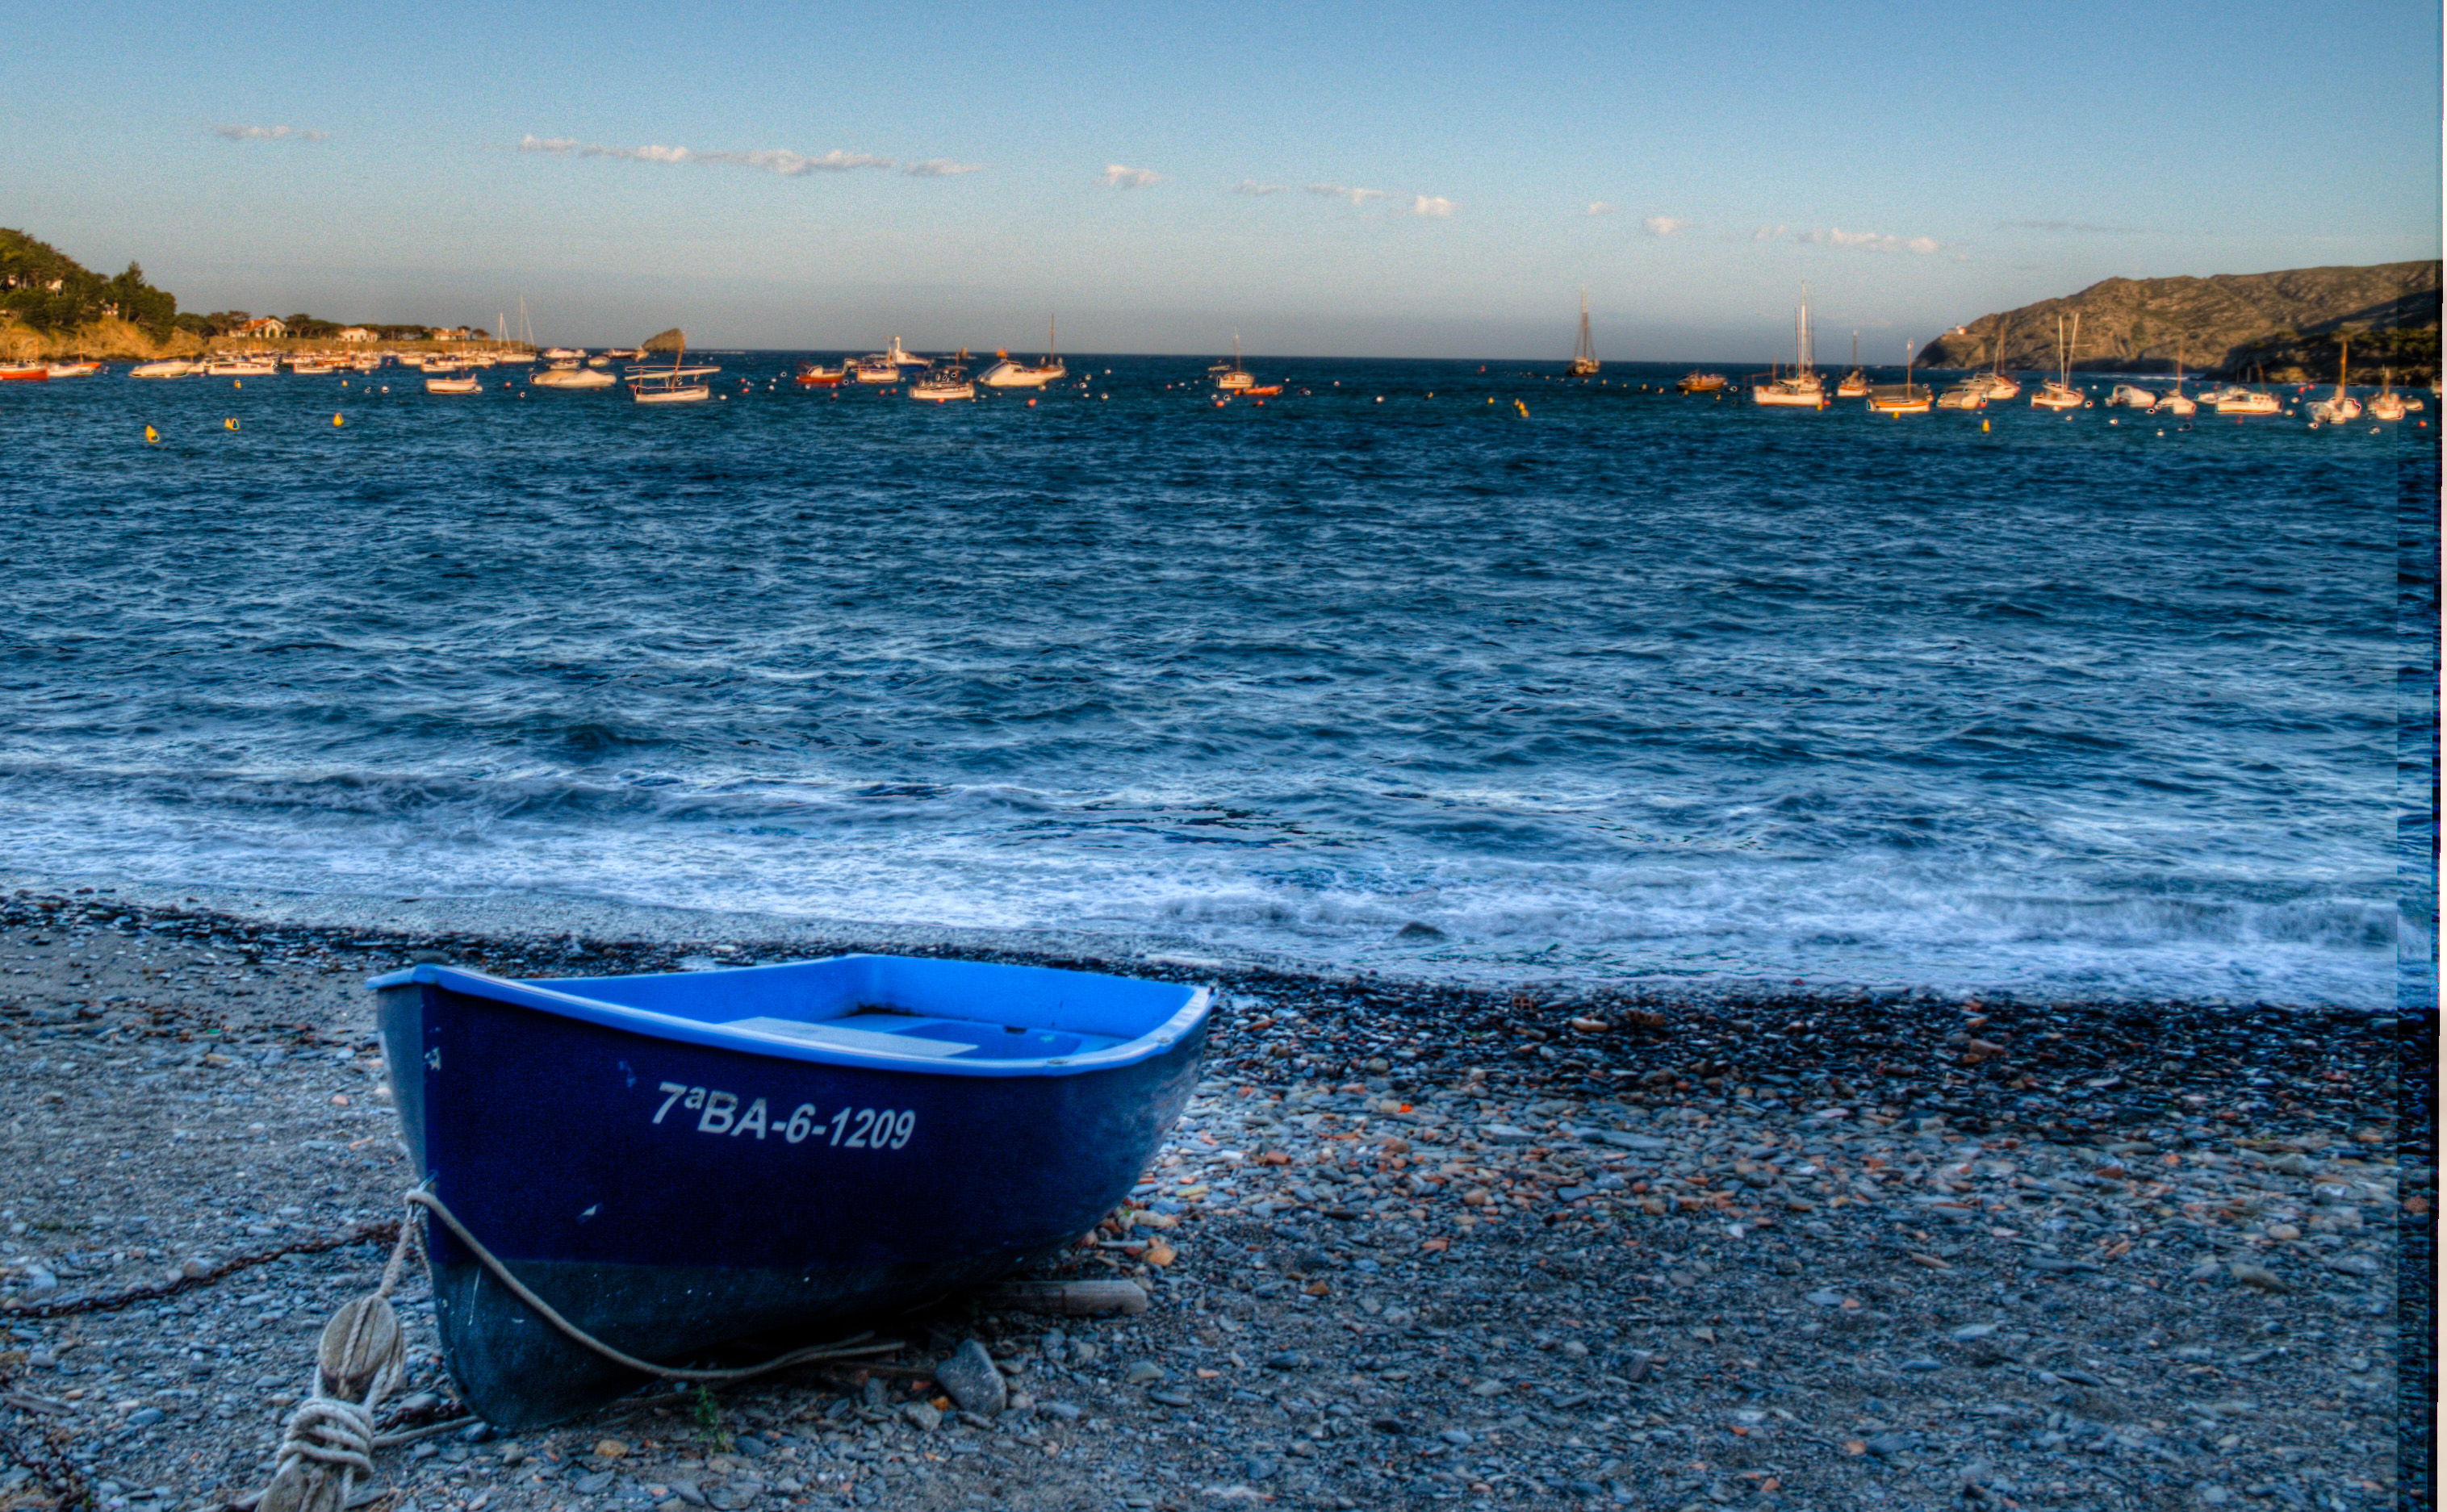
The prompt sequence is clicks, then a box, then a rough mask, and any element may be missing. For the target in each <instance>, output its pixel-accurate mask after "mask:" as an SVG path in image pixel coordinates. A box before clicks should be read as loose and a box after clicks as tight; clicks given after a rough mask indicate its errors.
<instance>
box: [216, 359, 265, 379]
mask: <svg viewBox="0 0 2447 1512" xmlns="http://www.w3.org/2000/svg"><path fill="white" fill-rule="evenodd" d="M279 370H280V369H279V368H278V367H277V366H276V365H275V363H274V362H273V360H272V359H271V358H269V357H215V358H212V359H210V360H208V361H207V362H205V364H204V372H205V375H206V376H208V377H213V378H269V377H271V376H272V375H273V374H275V373H276V372H278V371H279Z"/></svg>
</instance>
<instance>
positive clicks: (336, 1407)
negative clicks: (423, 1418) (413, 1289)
mask: <svg viewBox="0 0 2447 1512" xmlns="http://www.w3.org/2000/svg"><path fill="white" fill-rule="evenodd" d="M407 1196H408V1213H407V1216H406V1218H405V1219H403V1220H402V1221H401V1223H400V1225H399V1238H398V1240H397V1242H395V1243H393V1244H392V1245H391V1251H390V1259H389V1261H388V1262H387V1263H385V1265H384V1266H383V1273H382V1281H381V1283H380V1284H379V1285H378V1286H376V1287H375V1289H374V1291H373V1293H372V1294H371V1295H367V1296H361V1297H358V1298H357V1299H356V1300H355V1301H353V1302H351V1303H349V1304H348V1305H347V1306H345V1307H343V1308H341V1309H340V1311H339V1312H337V1313H334V1314H332V1321H331V1322H329V1323H326V1324H325V1325H323V1336H322V1340H321V1342H320V1343H319V1344H318V1345H317V1346H316V1349H315V1359H314V1376H313V1384H312V1385H311V1386H310V1387H309V1388H308V1394H307V1397H306V1400H305V1401H303V1402H300V1403H299V1404H297V1408H296V1410H295V1411H294V1412H291V1413H290V1414H289V1420H288V1422H287V1423H286V1424H284V1425H283V1426H282V1428H281V1433H280V1447H279V1449H278V1451H277V1452H276V1453H275V1455H274V1456H273V1476H272V1484H269V1485H267V1486H265V1487H264V1488H263V1490H262V1491H261V1492H260V1493H259V1494H257V1495H256V1496H254V1497H251V1498H246V1499H242V1500H240V1501H238V1502H236V1503H231V1504H232V1505H233V1506H234V1507H238V1508H244V1509H250V1512H345V1509H346V1508H347V1507H348V1506H350V1505H351V1503H354V1502H357V1501H361V1500H363V1499H364V1497H363V1496H362V1495H360V1494H359V1492H358V1486H359V1484H360V1483H361V1482H366V1481H370V1480H372V1479H373V1473H374V1461H373V1455H374V1451H375V1450H376V1449H378V1448H387V1447H389V1446H393V1445H398V1444H407V1443H410V1442H412V1441H414V1440H417V1439H421V1438H426V1437H427V1436H429V1435H431V1434H434V1433H440V1432H443V1431H446V1430H447V1429H449V1428H453V1427H459V1426H460V1423H461V1422H462V1421H464V1420H462V1419H452V1420H450V1421H447V1422H444V1423H435V1424H428V1425H426V1426H425V1427H415V1428H408V1429H404V1430H401V1431H398V1432H392V1433H380V1434H378V1433H376V1432H375V1431H374V1409H375V1408H377V1407H379V1406H381V1404H382V1400H383V1398H384V1397H386V1396H389V1394H390V1393H391V1392H393V1391H395V1390H397V1389H399V1387H400V1385H401V1384H402V1383H403V1382H405V1381H406V1380H407V1379H408V1348H407V1340H406V1335H405V1333H404V1332H402V1330H401V1328H400V1324H399V1314H398V1313H396V1312H395V1311H393V1309H392V1308H391V1305H390V1295H391V1293H392V1292H393V1291H395V1290H396V1289H397V1288H398V1286H399V1281H400V1276H402V1275H403V1274H404V1273H405V1272H406V1270H407V1267H408V1256H409V1255H410V1253H411V1252H412V1251H413V1250H414V1248H415V1247H416V1242H417V1234H418V1220H419V1219H420V1218H423V1217H425V1216H426V1215H430V1216H431V1217H432V1218H434V1219H440V1220H441V1222H442V1224H443V1226H444V1227H446V1228H447V1229H449V1230H450V1232H451V1234H452V1235H453V1236H454V1237H456V1238H458V1240H459V1242H460V1243H462V1244H464V1245H465V1246H466V1247H467V1251H468V1253H469V1254H471V1255H473V1256H475V1257H476V1261H477V1263H478V1264H480V1265H482V1266H484V1269H485V1270H486V1271H488V1272H490V1273H491V1274H492V1276H493V1278H494V1279H495V1280H497V1281H499V1282H501V1283H502V1285H503V1286H504V1287H506V1288H508V1289H509V1293H510V1295H512V1296H515V1297H517V1298H518V1299H519V1300H520V1301H521V1302H522V1303H524V1304H525V1305H526V1306H527V1307H528V1308H529V1309H530V1310H531V1311H533V1312H534V1314H536V1316H538V1317H540V1318H541V1319H543V1320H544V1321H545V1322H546V1323H549V1324H551V1325H552V1326H553V1327H554V1328H555V1329H558V1330H559V1331H560V1332H561V1333H562V1334H563V1335H565V1336H566V1337H568V1338H569V1339H570V1340H571V1341H572V1342H574V1343H576V1344H579V1345H580V1346H582V1347H584V1348H585V1349H588V1350H591V1351H594V1352H595V1353H596V1354H598V1355H600V1356H602V1357H603V1358H604V1359H607V1360H610V1361H611V1362H612V1363H613V1364H615V1365H618V1366H620V1367H622V1368H624V1369H627V1370H635V1371H637V1372H638V1373H640V1374H643V1375H652V1376H658V1377H660V1378H661V1379H663V1380H666V1381H688V1382H692V1383H694V1384H696V1385H699V1386H722V1385H728V1384H730V1383H731V1382H734V1381H745V1380H749V1379H751V1378H753V1377H755V1376H759V1375H769V1374H771V1373H772V1372H773V1371H775V1370H788V1369H790V1368H791V1367H792V1366H795V1365H806V1364H810V1363H812V1362H815V1361H818V1360H839V1359H850V1358H855V1357H856V1356H859V1355H863V1354H888V1353H890V1352H891V1351H894V1350H897V1349H899V1348H901V1346H900V1344H898V1343H897V1342H889V1341H887V1342H881V1343H868V1342H866V1341H867V1340H869V1339H870V1338H872V1337H873V1335H872V1334H867V1333H861V1334H859V1335H857V1336H856V1337H854V1338H848V1339H844V1340H841V1341H840V1342H838V1343H834V1344H818V1345H813V1346H810V1347H809V1348H806V1349H802V1350H792V1351H789V1352H788V1353H787V1354H780V1355H776V1356H774V1357H773V1358H772V1359H769V1360H767V1361H766V1362H765V1363H764V1364H762V1365H751V1366H748V1367H745V1368H744V1369H739V1370H685V1369H682V1368H680V1367H678V1366H671V1365H656V1364H655V1363H654V1361H652V1360H641V1359H639V1358H637V1357H636V1356H635V1355H634V1354H628V1353H624V1352H623V1351H619V1350H616V1349H614V1348H613V1347H612V1346H611V1345H609V1344H606V1343H604V1342H603V1341H602V1340H601V1339H598V1338H597V1337H596V1336H595V1335H593V1334H592V1333H589V1332H586V1331H585V1330H584V1329H581V1328H579V1326H578V1325H577V1324H575V1323H572V1322H571V1321H570V1320H569V1319H567V1318H565V1317H563V1316H561V1314H560V1312H559V1311H558V1310H557V1309H555V1308H554V1307H553V1305H552V1304H551V1303H549V1302H547V1301H545V1300H544V1299H543V1298H542V1297H541V1296H538V1295H536V1294H535V1292H534V1291H533V1290H532V1289H531V1288H529V1287H528V1286H527V1284H526V1283H525V1282H523V1281H522V1280H520V1279H519V1278H518V1277H517V1276H513V1275H511V1274H510V1269H509V1267H508V1266H506V1265H503V1263H502V1261H501V1259H500V1258H499V1257H496V1256H495V1255H494V1254H493V1252H492V1251H491V1250H488V1249H486V1248H485V1247H484V1243H483V1241H482V1240H480V1239H478V1238H476V1236H475V1235H473V1234H470V1233H468V1232H467V1225H466V1224H465V1223H462V1222H460V1221H459V1216H458V1215H457V1214H455V1213H453V1212H451V1211H450V1209H449V1208H448V1207H447V1206H446V1204H445V1203H444V1202H443V1200H441V1199H440V1198H438V1197H435V1196H434V1195H433V1194H432V1193H431V1192H428V1191H427V1190H426V1189H425V1188H424V1187H423V1186H417V1187H413V1188H411V1189H410V1190H409V1191H408V1194H407ZM428 1258H429V1256H428Z"/></svg>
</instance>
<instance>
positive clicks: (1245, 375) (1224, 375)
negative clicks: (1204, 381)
mask: <svg viewBox="0 0 2447 1512" xmlns="http://www.w3.org/2000/svg"><path fill="white" fill-rule="evenodd" d="M1207 371H1209V372H1212V373H1213V374H1215V387H1217V388H1218V389H1221V390H1222V391H1223V392H1224V393H1227V394H1237V393H1240V392H1242V391H1243V390H1244V389H1250V388H1255V387H1258V375H1257V374H1256V373H1253V372H1251V371H1250V370H1249V369H1246V368H1244V367H1242V365H1241V333H1240V332H1239V331H1234V332H1232V366H1231V367H1229V368H1221V367H1218V368H1210V369H1207Z"/></svg>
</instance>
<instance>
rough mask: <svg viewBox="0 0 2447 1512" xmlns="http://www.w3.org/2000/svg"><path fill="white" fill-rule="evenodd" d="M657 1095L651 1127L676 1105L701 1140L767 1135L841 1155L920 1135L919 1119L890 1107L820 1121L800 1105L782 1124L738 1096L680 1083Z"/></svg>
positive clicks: (811, 1108) (761, 1105)
mask: <svg viewBox="0 0 2447 1512" xmlns="http://www.w3.org/2000/svg"><path fill="white" fill-rule="evenodd" d="M655 1090H656V1091H658V1092H661V1093H663V1094H664V1097H663V1106H660V1107H658V1108H656V1109H654V1122H655V1123H657V1124H659V1123H661V1122H662V1121H663V1116H664V1115H665V1114H667V1113H669V1112H670V1111H671V1110H672V1106H673V1104H677V1105H678V1106H680V1107H682V1108H684V1109H687V1110H689V1111H691V1112H693V1113H695V1114H696V1116H697V1117H696V1131H697V1132H698V1133H700V1134H728V1135H730V1136H731V1137H733V1138H736V1137H738V1136H739V1135H742V1134H753V1135H755V1136H756V1137H757V1138H758V1139H760V1140H761V1139H763V1138H764V1137H765V1136H766V1135H767V1134H768V1132H769V1133H774V1134H779V1135H781V1136H782V1138H783V1139H785V1140H787V1141H788V1142H789V1143H792V1144H798V1143H805V1142H806V1141H807V1140H810V1139H821V1140H823V1141H824V1142H825V1143H826V1144H838V1145H840V1146H841V1147H842V1148H843V1149H845V1150H897V1149H899V1148H901V1146H902V1145H904V1144H906V1143H909V1136H910V1135H912V1134H914V1133H916V1132H917V1130H918V1115H917V1113H916V1112H915V1111H914V1110H911V1109H906V1108H904V1109H902V1110H901V1111H899V1112H895V1111H894V1110H892V1109H891V1108H888V1107H844V1108H843V1109H842V1110H841V1111H839V1112H837V1113H835V1114H834V1115H833V1116H832V1117H830V1118H822V1117H819V1116H818V1115H817V1112H816V1105H815V1104H813V1103H802V1104H800V1105H799V1106H797V1107H795V1108H792V1109H791V1110H790V1116H789V1117H788V1118H787V1119H786V1118H783V1117H782V1116H781V1115H779V1114H777V1113H770V1112H768V1111H767V1109H766V1106H765V1099H763V1098H761V1097H760V1098H757V1099H755V1100H753V1101H752V1102H750V1103H749V1105H748V1106H747V1107H745V1108H742V1107H741V1106H739V1094H738V1093H736V1092H725V1091H719V1090H711V1089H708V1088H706V1087H684V1086H682V1085H681V1084H680V1083H678V1082H665V1083H663V1084H662V1085H661V1086H659V1087H656V1088H655ZM828 1130H829V1131H830V1132H829V1134H827V1131H828Z"/></svg>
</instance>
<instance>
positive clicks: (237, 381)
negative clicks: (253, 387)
mask: <svg viewBox="0 0 2447 1512" xmlns="http://www.w3.org/2000/svg"><path fill="white" fill-rule="evenodd" d="M230 387H232V388H243V387H246V380H245V379H243V378H233V379H231V380H230Z"/></svg>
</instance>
